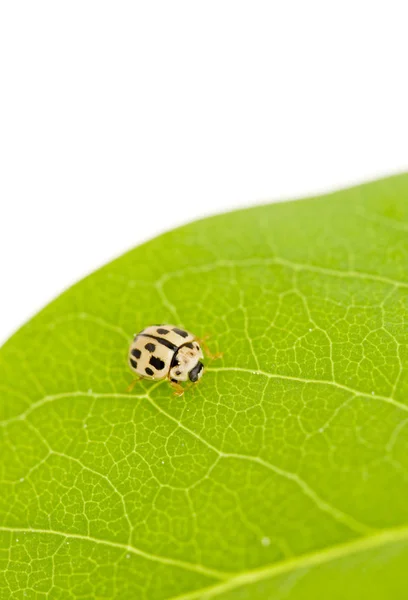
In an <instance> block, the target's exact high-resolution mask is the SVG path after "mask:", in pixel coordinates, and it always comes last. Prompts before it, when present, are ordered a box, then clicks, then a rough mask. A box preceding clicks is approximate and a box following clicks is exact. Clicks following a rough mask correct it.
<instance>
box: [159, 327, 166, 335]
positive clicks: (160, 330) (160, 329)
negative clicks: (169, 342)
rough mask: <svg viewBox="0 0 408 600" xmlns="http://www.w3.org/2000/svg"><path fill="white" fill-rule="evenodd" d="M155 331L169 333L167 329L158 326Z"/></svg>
mask: <svg viewBox="0 0 408 600" xmlns="http://www.w3.org/2000/svg"><path fill="white" fill-rule="evenodd" d="M157 333H161V334H162V335H166V333H169V330H168V329H163V328H162V327H160V328H159V329H158V330H157Z"/></svg>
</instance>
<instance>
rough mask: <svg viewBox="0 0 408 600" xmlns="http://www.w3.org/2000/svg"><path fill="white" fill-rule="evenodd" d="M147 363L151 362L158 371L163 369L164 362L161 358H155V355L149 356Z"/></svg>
mask: <svg viewBox="0 0 408 600" xmlns="http://www.w3.org/2000/svg"><path fill="white" fill-rule="evenodd" d="M149 364H151V365H152V366H153V367H154V368H155V369H157V370H158V371H161V370H162V369H164V362H163V361H162V360H161V358H157V356H151V357H150V360H149Z"/></svg>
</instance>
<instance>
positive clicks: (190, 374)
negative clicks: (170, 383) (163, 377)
mask: <svg viewBox="0 0 408 600" xmlns="http://www.w3.org/2000/svg"><path fill="white" fill-rule="evenodd" d="M201 358H204V356H203V352H202V350H201V348H200V345H199V344H198V343H197V342H188V343H187V344H184V345H183V346H180V348H179V349H178V350H177V351H176V352H175V354H174V357H173V360H172V363H171V367H170V378H171V379H173V380H174V381H188V380H190V381H192V382H193V383H195V382H196V381H198V380H199V379H200V377H201V376H202V374H203V372H204V365H203V363H202V362H200V359H201Z"/></svg>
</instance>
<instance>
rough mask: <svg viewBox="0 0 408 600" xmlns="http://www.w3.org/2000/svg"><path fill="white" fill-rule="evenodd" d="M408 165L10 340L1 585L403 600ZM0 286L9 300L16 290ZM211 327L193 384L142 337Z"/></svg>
mask: <svg viewBox="0 0 408 600" xmlns="http://www.w3.org/2000/svg"><path fill="white" fill-rule="evenodd" d="M407 267H408V176H407V175H402V176H397V177H393V178H390V179H387V180H382V181H377V182H374V183H370V184H367V185H363V186H359V187H357V188H353V189H349V190H345V191H341V192H337V193H334V194H330V195H327V196H324V197H319V198H313V199H307V200H304V201H300V202H289V203H283V204H277V205H276V204H275V205H270V206H260V207H256V208H252V209H249V210H243V211H238V212H233V213H230V214H225V215H220V216H216V217H213V218H210V219H205V220H202V221H199V222H196V223H192V224H190V225H188V226H186V227H182V228H180V229H177V230H175V231H172V232H169V233H167V234H166V235H163V236H161V237H159V238H157V239H155V240H153V241H151V242H149V243H147V244H145V245H143V246H141V247H139V248H136V249H134V250H132V251H131V252H129V253H128V254H125V255H124V256H122V257H121V258H119V259H118V260H116V261H114V262H112V263H111V264H108V265H107V266H106V267H104V268H103V269H101V270H99V271H97V272H95V273H94V274H92V275H90V276H89V277H88V278H86V279H85V280H83V281H81V282H80V283H78V284H77V285H75V286H73V287H72V288H71V289H69V290H68V291H67V292H65V293H64V294H63V295H62V296H60V297H59V298H57V299H56V300H55V301H54V302H52V303H51V304H50V305H49V306H48V307H47V308H45V309H44V310H43V311H42V312H41V313H40V314H38V315H37V316H36V317H35V318H34V319H32V321H30V322H29V323H27V325H25V326H24V327H23V328H22V329H21V330H20V331H19V332H18V333H16V334H15V335H14V336H13V337H12V338H11V339H10V340H9V341H8V342H7V343H6V344H5V345H4V347H3V348H2V349H1V350H0V394H1V401H0V421H1V423H0V425H1V426H0V482H1V483H0V485H1V494H0V598H1V599H2V600H6V599H7V600H14V599H15V600H17V599H24V598H26V597H27V598H30V599H40V598H41V599H45V598H50V599H65V598H72V599H73V600H79V599H81V600H84V599H86V600H91V599H94V598H96V599H120V600H134V599H136V598H137V599H139V598H140V599H142V600H170V599H173V600H175V599H179V600H193V599H210V598H217V599H219V600H262V599H265V598H273V599H274V600H307V599H309V598H313V599H318V598H325V599H326V598H330V599H331V600H342V599H344V598H347V599H348V600H361V599H365V598H369V599H370V600H378V599H381V600H389V599H390V598H392V599H393V600H398V599H403V598H407V597H408V580H407V577H406V565H407V561H408V502H407V498H408V269H407ZM3 293H4V292H3ZM154 323H174V324H176V325H179V326H181V327H185V328H187V329H188V330H189V331H193V332H194V333H195V334H197V335H198V336H204V335H206V334H210V335H211V337H210V339H209V341H208V343H209V344H210V346H211V349H212V350H213V351H214V352H223V354H224V356H223V358H222V359H221V360H219V361H214V362H210V363H208V361H207V365H206V371H205V374H204V376H203V378H202V379H201V381H200V383H199V384H198V385H197V386H195V388H194V389H193V390H191V391H189V392H188V393H187V394H186V395H185V396H183V397H181V398H177V397H174V396H173V394H172V392H171V390H170V389H169V386H168V385H167V383H166V382H159V383H157V382H141V383H138V384H137V385H136V386H135V388H134V390H133V392H132V393H126V388H127V386H128V385H129V383H130V382H131V380H132V374H131V372H130V370H129V368H128V365H127V352H128V347H129V343H130V341H131V339H132V337H133V334H134V333H135V332H137V331H140V330H141V329H143V328H144V327H146V326H147V325H150V324H154Z"/></svg>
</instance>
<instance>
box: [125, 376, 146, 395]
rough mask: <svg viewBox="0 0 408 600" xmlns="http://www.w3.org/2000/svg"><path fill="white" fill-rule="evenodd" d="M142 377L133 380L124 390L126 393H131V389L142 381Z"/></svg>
mask: <svg viewBox="0 0 408 600" xmlns="http://www.w3.org/2000/svg"><path fill="white" fill-rule="evenodd" d="M142 379H143V377H136V379H134V380H133V381H132V383H131V384H130V385H128V387H127V388H126V391H127V392H131V391H132V390H133V388H134V387H135V385H136V384H137V383H138V382H139V381H142Z"/></svg>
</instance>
